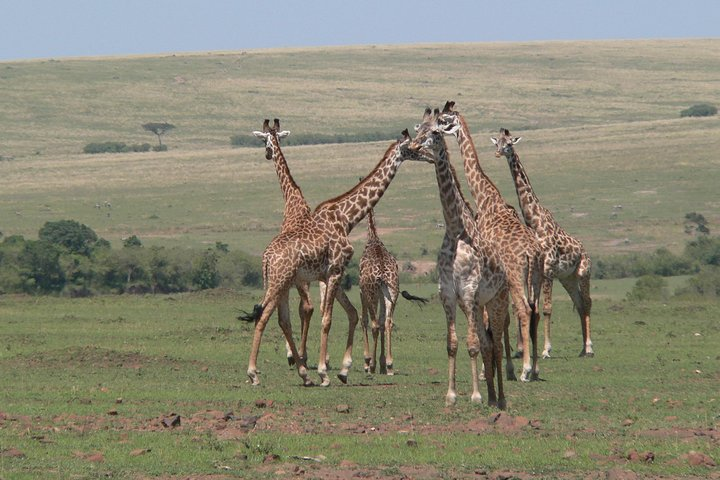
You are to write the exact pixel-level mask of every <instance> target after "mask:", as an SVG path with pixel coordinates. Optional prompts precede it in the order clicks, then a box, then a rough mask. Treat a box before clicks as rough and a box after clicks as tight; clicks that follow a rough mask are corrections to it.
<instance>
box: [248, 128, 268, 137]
mask: <svg viewBox="0 0 720 480" xmlns="http://www.w3.org/2000/svg"><path fill="white" fill-rule="evenodd" d="M252 134H253V135H254V136H256V137H257V138H266V137H267V133H265V132H258V131H257V130H255V131H254V132H252Z"/></svg>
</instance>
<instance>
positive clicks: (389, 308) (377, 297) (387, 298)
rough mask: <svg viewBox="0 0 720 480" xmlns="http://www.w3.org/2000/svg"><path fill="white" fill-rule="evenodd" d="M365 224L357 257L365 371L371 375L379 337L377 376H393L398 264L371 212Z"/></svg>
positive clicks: (375, 363)
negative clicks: (393, 340) (382, 374)
mask: <svg viewBox="0 0 720 480" xmlns="http://www.w3.org/2000/svg"><path fill="white" fill-rule="evenodd" d="M367 223H368V230H367V243H366V244H365V249H364V250H363V254H362V257H360V300H361V302H362V317H361V322H362V327H363V335H364V340H365V351H364V353H365V371H366V372H370V373H375V367H376V365H377V364H378V362H377V361H376V360H377V347H378V336H379V335H382V338H381V339H380V343H381V345H380V349H381V351H380V362H379V364H380V373H386V374H387V375H393V374H394V371H393V356H392V328H393V313H394V312H395V305H396V304H397V299H398V294H399V293H400V285H399V280H398V263H397V260H396V259H395V257H394V256H393V255H392V254H391V253H390V252H389V251H388V250H387V248H385V245H384V244H383V242H382V241H381V240H380V237H378V234H377V230H376V228H375V215H374V213H373V210H370V211H369V212H368V214H367ZM378 304H379V305H380V318H379V320H380V322H382V324H380V323H378ZM368 316H369V317H370V321H371V322H372V336H373V352H372V356H371V355H370V342H369V339H368Z"/></svg>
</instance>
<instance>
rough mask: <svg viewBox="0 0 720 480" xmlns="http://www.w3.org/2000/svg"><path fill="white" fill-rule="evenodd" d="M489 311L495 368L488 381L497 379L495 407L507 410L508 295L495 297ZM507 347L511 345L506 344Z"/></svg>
mask: <svg viewBox="0 0 720 480" xmlns="http://www.w3.org/2000/svg"><path fill="white" fill-rule="evenodd" d="M487 309H488V310H489V314H488V317H489V318H488V323H489V328H488V331H489V332H490V337H491V338H490V341H491V343H492V345H491V347H490V348H491V349H492V355H491V362H492V363H493V367H494V371H493V373H494V375H493V377H490V378H489V379H488V381H489V382H493V378H495V377H497V402H496V403H495V406H497V407H498V408H499V409H500V410H505V408H507V402H506V400H505V390H504V384H503V378H502V377H503V376H502V371H503V369H502V360H503V336H504V335H505V333H506V330H507V326H508V324H509V318H508V315H507V312H508V300H507V294H506V293H504V292H500V293H499V294H498V295H496V296H495V298H493V299H492V300H490V302H488V305H487ZM505 345H509V344H508V343H505ZM511 371H512V370H511ZM514 375H515V373H514V372H513V376H514ZM490 396H491V394H490V384H488V397H490ZM489 402H490V401H488V403H489Z"/></svg>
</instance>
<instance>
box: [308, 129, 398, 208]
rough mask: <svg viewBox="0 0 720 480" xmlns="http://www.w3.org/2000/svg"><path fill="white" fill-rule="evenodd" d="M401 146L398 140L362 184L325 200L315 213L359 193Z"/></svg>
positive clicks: (359, 183) (361, 181)
mask: <svg viewBox="0 0 720 480" xmlns="http://www.w3.org/2000/svg"><path fill="white" fill-rule="evenodd" d="M399 144H400V141H398V140H396V141H395V142H393V143H392V144H391V145H390V146H389V147H388V149H387V150H386V151H385V154H384V155H383V156H382V160H380V161H379V162H378V163H377V164H376V165H375V168H373V169H372V171H371V172H370V173H368V174H367V175H365V176H364V177H363V178H362V180H360V182H358V184H357V185H355V186H354V187H352V188H351V189H350V190H348V191H347V192H345V193H342V194H340V195H338V196H336V197H333V198H330V199H328V200H325V201H324V202H322V203H321V204H319V205H318V206H317V207H315V212H318V211H320V209H322V208H324V207H326V206H327V205H328V204H333V203H337V202H338V201H340V200H341V199H343V198H345V197H348V196H350V195H352V194H353V193H355V192H357V191H358V190H359V189H360V188H361V185H362V184H363V182H365V180H367V179H368V178H370V177H372V176H373V175H375V172H377V171H378V170H379V169H380V166H381V165H382V164H383V163H385V160H386V159H387V158H388V157H389V156H390V155H391V154H392V152H393V150H395V148H396V147H397V146H398V145H399Z"/></svg>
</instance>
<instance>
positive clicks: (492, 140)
mask: <svg viewBox="0 0 720 480" xmlns="http://www.w3.org/2000/svg"><path fill="white" fill-rule="evenodd" d="M490 141H491V142H493V145H497V142H498V140H497V138H495V137H490Z"/></svg>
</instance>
